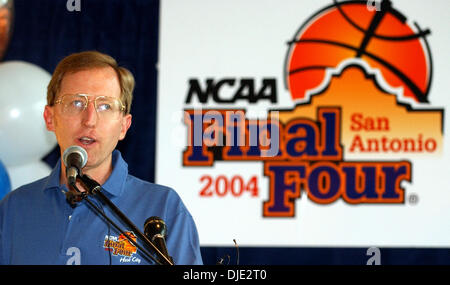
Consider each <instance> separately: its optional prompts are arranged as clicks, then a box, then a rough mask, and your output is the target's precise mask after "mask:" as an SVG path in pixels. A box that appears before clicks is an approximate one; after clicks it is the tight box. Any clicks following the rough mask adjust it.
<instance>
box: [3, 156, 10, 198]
mask: <svg viewBox="0 0 450 285" xmlns="http://www.w3.org/2000/svg"><path fill="white" fill-rule="evenodd" d="M10 191H11V182H10V180H9V175H8V172H7V171H6V167H5V166H4V165H3V163H2V162H1V161H0V199H2V198H3V197H4V196H5V195H6V194H8V193H9V192H10Z"/></svg>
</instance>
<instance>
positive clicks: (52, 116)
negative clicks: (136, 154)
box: [44, 67, 131, 170]
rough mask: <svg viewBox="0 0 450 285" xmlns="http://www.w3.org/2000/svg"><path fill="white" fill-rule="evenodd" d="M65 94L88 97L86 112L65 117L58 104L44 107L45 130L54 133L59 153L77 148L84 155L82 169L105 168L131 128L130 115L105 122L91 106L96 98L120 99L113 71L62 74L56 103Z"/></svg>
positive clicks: (99, 69)
mask: <svg viewBox="0 0 450 285" xmlns="http://www.w3.org/2000/svg"><path fill="white" fill-rule="evenodd" d="M65 94H88V95H90V96H88V98H89V104H88V105H87V107H86V109H84V111H82V112H81V113H79V114H78V115H76V116H73V115H72V116H68V115H67V114H65V113H64V112H63V105H62V104H55V105H54V106H46V107H45V111H44V119H45V122H46V126H47V129H48V130H49V131H53V132H54V133H55V135H56V139H57V141H58V144H59V146H60V148H61V153H62V152H64V150H66V149H67V148H68V147H70V146H72V145H78V146H81V147H83V148H84V149H85V150H86V152H87V153H88V162H87V164H86V167H85V170H89V169H96V168H99V167H104V168H107V167H109V166H110V163H111V153H112V151H113V150H114V148H115V147H116V145H117V142H118V141H119V140H122V139H123V138H124V137H125V134H126V132H127V130H128V129H129V127H130V125H131V115H130V114H128V115H124V114H123V113H122V112H121V113H120V116H118V118H117V119H114V120H111V119H105V118H104V117H102V116H101V115H99V114H98V113H97V111H96V109H95V106H94V99H95V98H96V97H98V96H109V97H114V98H120V84H119V81H118V78H117V75H116V73H115V71H114V69H112V68H111V67H105V68H96V69H89V70H83V71H78V72H75V73H68V74H65V75H64V77H63V79H62V81H61V87H60V90H59V93H58V94H57V96H56V100H58V99H60V98H61V97H62V96H63V95H65Z"/></svg>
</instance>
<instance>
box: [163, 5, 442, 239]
mask: <svg viewBox="0 0 450 285" xmlns="http://www.w3.org/2000/svg"><path fill="white" fill-rule="evenodd" d="M449 9H450V3H449V2H448V1H446V0H440V1H421V0H416V1H412V0H392V1H386V0H383V1H335V0H321V1H306V0H304V1H298V0H295V1H268V0H267V1H261V0H255V1H251V0H246V1H240V0H239V1H238V0H235V1H211V0H196V1H175V0H164V1H161V14H160V17H161V18H160V23H161V24H160V47H159V53H160V55H159V65H158V74H159V75H158V76H159V79H158V80H159V82H158V114H157V118H158V122H157V127H158V129H157V164H156V182H157V183H162V184H165V185H169V186H171V187H173V188H174V189H176V190H177V192H178V193H179V194H180V196H181V197H182V199H183V200H184V202H185V203H186V204H187V205H188V207H189V209H190V211H191V212H192V215H193V216H194V219H195V221H196V223H197V226H198V231H199V234H200V242H201V244H202V245H203V246H232V245H233V239H236V240H237V242H238V243H239V244H240V245H242V246H358V247H369V246H385V247H389V246H395V247H402V246H406V247H415V246H419V247H448V246H450V227H449V226H448V221H449V220H450V179H449V173H450V172H449V166H448V164H449V162H450V155H449V149H450V144H449V140H448V138H447V136H448V134H449V129H448V126H449V121H448V116H447V112H445V111H446V109H447V107H448V106H449V105H450V96H449V89H450V88H449V87H450V83H449V80H448V74H450V58H449V54H448V51H449V50H450V40H449V37H448V29H449V28H450V19H449V18H448V15H447V14H446V13H447V11H449Z"/></svg>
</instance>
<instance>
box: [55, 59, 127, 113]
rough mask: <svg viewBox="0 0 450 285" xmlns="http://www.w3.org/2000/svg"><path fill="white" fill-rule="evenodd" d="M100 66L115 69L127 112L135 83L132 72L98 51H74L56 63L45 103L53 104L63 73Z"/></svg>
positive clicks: (125, 111)
mask: <svg viewBox="0 0 450 285" xmlns="http://www.w3.org/2000/svg"><path fill="white" fill-rule="evenodd" d="M102 67H112V68H113V69H114V70H115V72H116V74H117V78H118V79H119V84H120V89H121V90H120V91H121V92H120V100H121V101H122V103H123V104H124V105H125V110H124V113H125V114H129V113H130V111H131V101H132V100H133V89H134V84H135V81H134V77H133V74H132V73H131V72H130V71H129V70H128V69H126V68H124V67H120V66H119V65H118V64H117V62H116V60H115V59H114V58H112V57H111V56H109V55H107V54H103V53H100V52H98V51H84V52H79V53H74V54H71V55H69V56H67V57H65V58H64V59H63V60H61V61H60V62H59V63H58V65H57V66H56V68H55V71H54V72H53V75H52V79H51V80H50V83H49V84H48V86H47V104H48V105H49V106H53V105H54V103H55V99H56V95H57V93H58V91H59V89H60V87H61V81H62V79H63V77H64V75H65V74H67V73H74V72H77V71H82V70H87V69H93V68H102Z"/></svg>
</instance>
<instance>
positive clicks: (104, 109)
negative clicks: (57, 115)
mask: <svg viewBox="0 0 450 285" xmlns="http://www.w3.org/2000/svg"><path fill="white" fill-rule="evenodd" d="M91 96H92V95H88V94H65V95H63V96H61V97H60V98H59V99H58V100H56V101H55V104H61V106H62V112H61V113H62V114H63V115H65V116H68V117H74V116H78V115H79V114H81V112H83V111H84V110H85V109H86V108H87V106H88V105H89V101H92V99H89V97H91ZM93 101H94V106H95V110H96V111H97V115H98V117H99V118H101V119H108V120H117V119H119V117H120V113H121V112H123V111H124V110H125V106H124V105H123V104H122V101H120V99H118V98H114V97H109V96H97V97H95V98H94V99H93Z"/></svg>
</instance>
